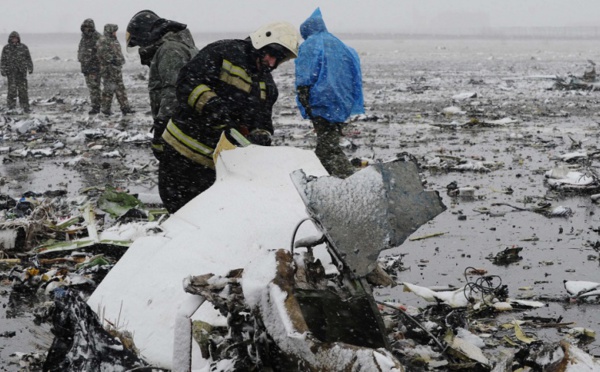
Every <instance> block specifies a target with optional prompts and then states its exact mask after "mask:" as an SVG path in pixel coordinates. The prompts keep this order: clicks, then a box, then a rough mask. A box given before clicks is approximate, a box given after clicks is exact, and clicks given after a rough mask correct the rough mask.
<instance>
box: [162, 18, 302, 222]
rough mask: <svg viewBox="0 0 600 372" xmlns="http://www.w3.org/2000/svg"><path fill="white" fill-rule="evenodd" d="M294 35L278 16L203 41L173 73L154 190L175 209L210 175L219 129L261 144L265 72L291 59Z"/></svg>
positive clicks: (270, 86)
mask: <svg viewBox="0 0 600 372" xmlns="http://www.w3.org/2000/svg"><path fill="white" fill-rule="evenodd" d="M299 41H300V35H298V31H296V29H295V27H294V26H292V25H291V24H289V23H286V22H276V23H271V24H268V25H265V26H263V27H261V28H259V29H258V30H256V31H255V32H253V33H251V34H250V36H249V37H248V38H246V39H244V40H241V39H236V40H220V41H216V42H214V43H211V44H209V45H207V46H206V47H204V48H203V49H202V50H200V51H199V52H198V54H196V56H195V57H194V58H192V59H191V60H190V61H189V62H188V63H187V64H186V65H185V66H183V68H181V70H180V71H179V77H178V79H177V89H176V92H177V100H178V102H179V106H178V108H177V111H176V112H175V113H174V115H173V117H172V118H171V120H170V121H169V123H168V124H167V127H166V128H165V131H164V132H163V136H162V138H163V140H164V142H165V147H164V153H163V155H162V156H161V160H160V163H159V166H158V189H159V193H160V197H161V199H162V201H163V203H164V205H165V207H166V208H167V210H168V211H169V213H174V212H176V211H177V210H178V209H179V208H181V207H183V206H184V205H185V204H187V203H188V202H189V201H190V200H192V199H193V198H195V197H196V196H197V195H199V194H200V193H202V192H204V191H205V190H206V189H208V188H209V187H210V186H212V184H213V183H214V181H215V179H216V173H215V164H214V162H213V154H214V150H215V148H216V146H217V143H218V142H219V139H220V138H221V136H222V135H223V134H225V135H226V136H228V137H229V139H230V140H233V141H234V142H238V143H240V142H248V141H249V142H250V143H254V144H258V145H265V146H268V145H270V143H271V134H272V133H273V119H272V113H273V105H274V104H275V101H277V97H278V95H279V91H278V90H277V86H276V85H275V81H274V80H273V76H272V75H271V71H272V70H274V69H275V68H277V67H278V66H279V65H281V64H282V63H283V62H285V61H287V60H289V59H291V58H295V57H296V55H297V53H298V43H299Z"/></svg>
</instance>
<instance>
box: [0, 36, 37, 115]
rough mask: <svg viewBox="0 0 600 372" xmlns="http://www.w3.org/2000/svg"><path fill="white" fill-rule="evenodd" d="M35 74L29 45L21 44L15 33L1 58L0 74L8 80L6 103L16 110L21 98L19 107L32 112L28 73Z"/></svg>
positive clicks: (9, 39) (3, 50)
mask: <svg viewBox="0 0 600 372" xmlns="http://www.w3.org/2000/svg"><path fill="white" fill-rule="evenodd" d="M28 72H29V73H30V74H31V73H32V72H33V61H32V60H31V54H29V48H27V45H25V44H21V37H20V36H19V33H18V32H16V31H13V32H11V33H10V35H9V36H8V44H7V45H5V46H4V48H3V49H2V56H1V57H0V74H2V76H6V78H7V79H8V94H7V96H6V103H7V106H8V108H9V109H14V108H15V107H16V104H17V96H18V97H19V105H20V106H21V108H23V111H24V112H26V113H27V112H30V108H29V96H28V93H27V73H28Z"/></svg>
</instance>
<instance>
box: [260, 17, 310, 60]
mask: <svg viewBox="0 0 600 372" xmlns="http://www.w3.org/2000/svg"><path fill="white" fill-rule="evenodd" d="M250 40H252V46H253V47H254V48H255V49H257V50H258V49H261V48H263V47H265V46H267V45H269V44H276V45H280V46H282V47H284V48H285V49H286V50H288V51H289V52H290V53H291V55H290V57H291V58H296V57H298V45H299V44H300V34H299V33H298V31H297V30H296V28H295V27H294V26H292V25H291V24H290V23H287V22H275V23H269V24H268V25H264V26H262V27H260V28H259V29H258V30H256V31H254V32H253V33H251V34H250Z"/></svg>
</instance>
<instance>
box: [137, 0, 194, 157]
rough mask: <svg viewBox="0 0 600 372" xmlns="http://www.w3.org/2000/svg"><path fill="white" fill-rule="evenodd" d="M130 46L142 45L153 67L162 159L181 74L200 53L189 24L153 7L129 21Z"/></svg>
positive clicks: (157, 152)
mask: <svg viewBox="0 0 600 372" xmlns="http://www.w3.org/2000/svg"><path fill="white" fill-rule="evenodd" d="M126 46H127V47H128V48H130V47H139V49H138V52H139V55H140V61H141V63H142V64H143V65H146V66H149V67H150V74H149V77H148V90H149V92H150V107H151V110H152V118H153V120H154V125H153V126H152V132H154V139H153V140H152V152H153V153H154V156H155V157H156V158H157V159H158V160H160V157H161V155H162V153H163V147H164V143H163V141H162V135H163V132H164V130H165V128H166V126H167V123H168V121H169V119H170V118H171V116H173V113H174V112H175V109H176V108H177V104H178V103H177V96H176V93H175V85H176V83H177V75H178V74H179V70H180V69H181V67H183V66H184V65H185V64H186V63H187V62H188V61H189V60H190V59H192V57H193V56H195V55H196V53H198V49H196V45H195V43H194V38H193V37H192V33H191V32H190V30H188V29H187V26H186V25H184V24H182V23H179V22H175V21H170V20H167V19H164V18H160V17H159V16H158V15H157V14H156V13H154V12H153V11H151V10H142V11H141V12H138V13H137V14H135V15H134V16H133V17H132V18H131V20H130V21H129V24H128V25H127V35H126Z"/></svg>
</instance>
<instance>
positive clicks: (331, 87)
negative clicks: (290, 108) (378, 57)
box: [295, 8, 365, 123]
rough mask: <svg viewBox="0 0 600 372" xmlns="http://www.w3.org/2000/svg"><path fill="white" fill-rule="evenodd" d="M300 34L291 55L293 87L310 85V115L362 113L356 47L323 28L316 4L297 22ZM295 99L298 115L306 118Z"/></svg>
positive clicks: (331, 117)
mask: <svg viewBox="0 0 600 372" xmlns="http://www.w3.org/2000/svg"><path fill="white" fill-rule="evenodd" d="M300 34H301V35H302V37H303V38H304V40H305V41H304V42H303V43H302V44H301V45H300V49H299V51H298V58H296V59H295V64H296V88H297V87H301V86H308V87H310V100H309V104H310V107H311V109H312V114H313V116H319V117H322V118H324V119H327V120H328V121H330V122H332V123H342V122H344V121H346V120H347V119H348V117H349V116H350V115H357V114H362V113H364V112H365V110H364V100H363V92H362V73H361V70H360V59H359V58H358V54H357V53H356V51H355V50H354V49H352V48H351V47H349V46H347V45H346V44H344V43H343V42H342V41H341V40H340V39H338V38H337V37H335V36H334V35H333V34H331V33H330V32H329V31H327V27H326V26H325V22H324V21H323V17H322V15H321V10H320V9H319V8H317V9H316V10H315V11H314V12H313V14H312V15H311V16H310V17H309V18H308V19H307V20H306V21H304V23H302V25H300ZM296 101H297V103H298V108H299V109H300V113H301V114H302V117H303V118H307V115H306V112H305V110H304V107H303V106H302V105H301V104H300V102H299V101H298V99H296Z"/></svg>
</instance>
